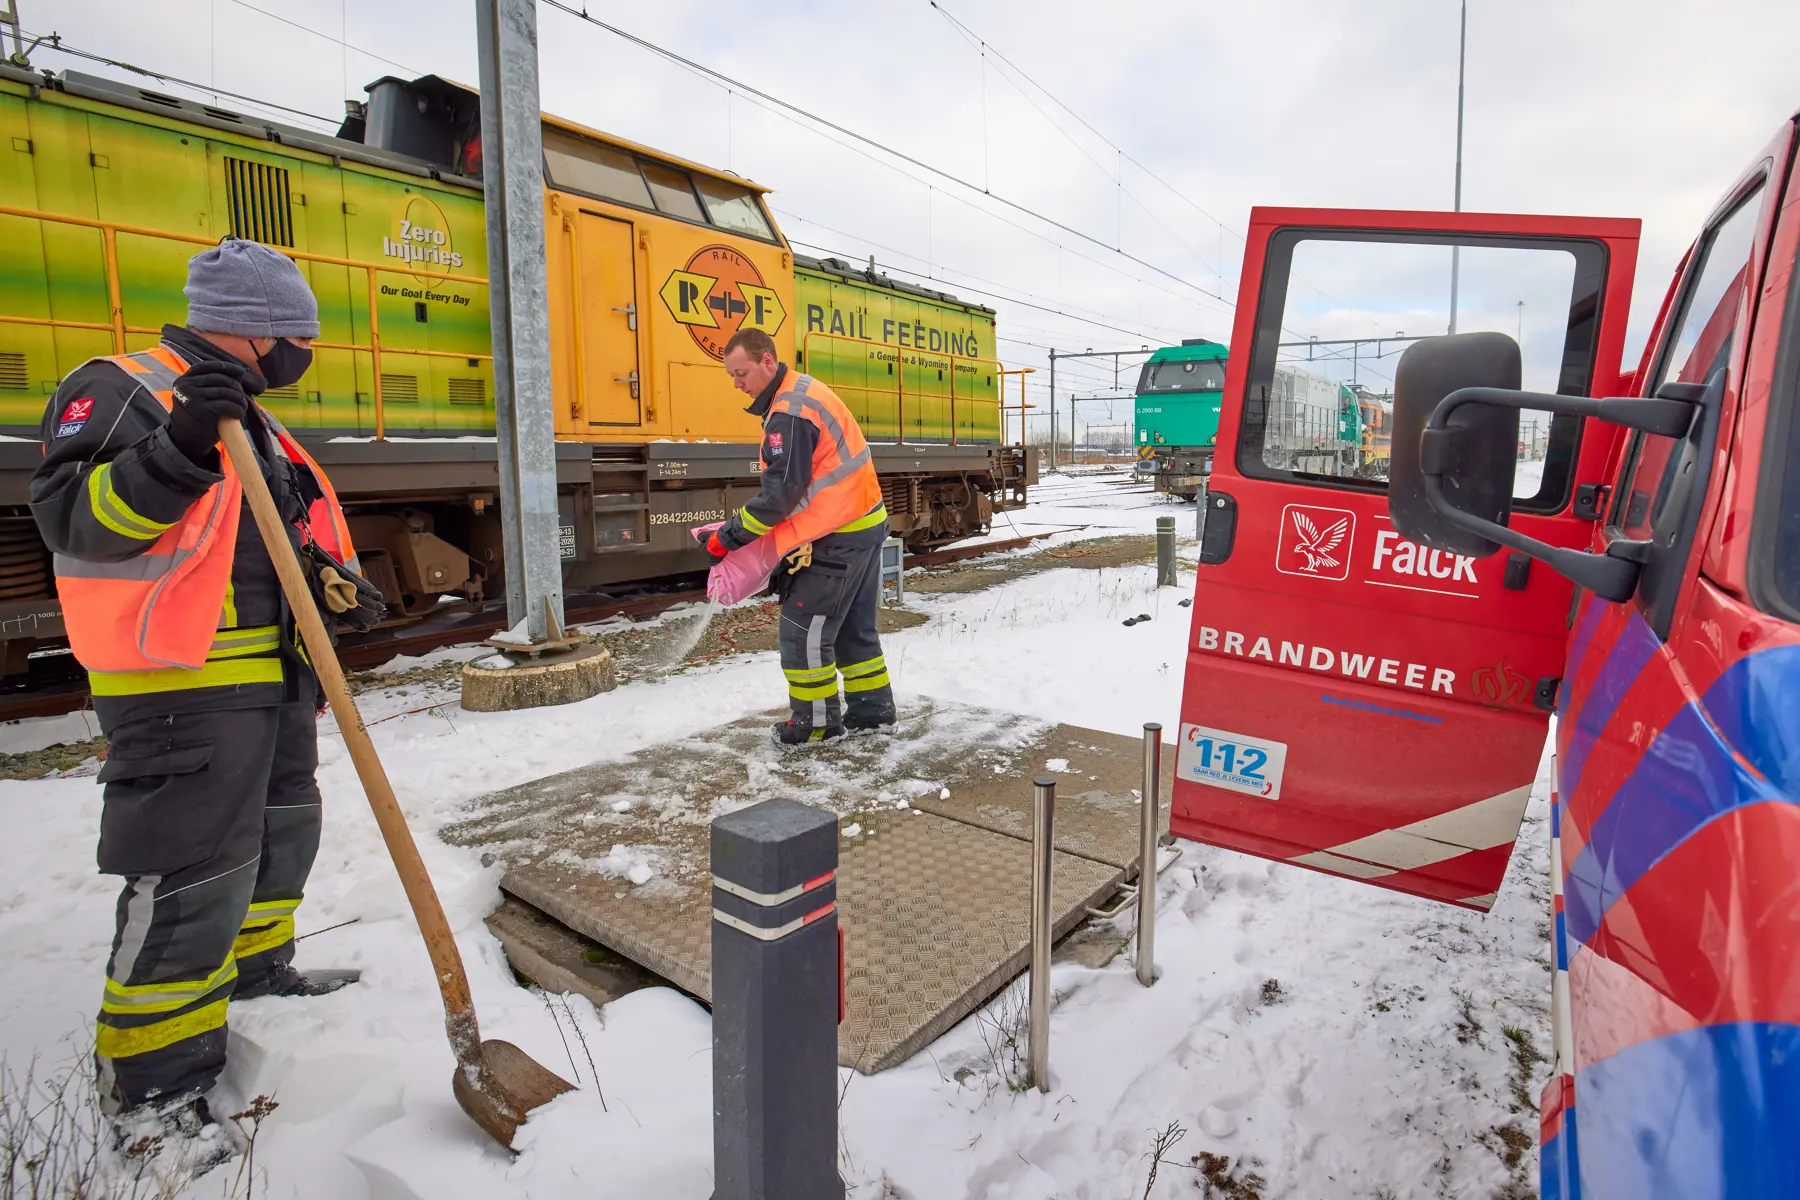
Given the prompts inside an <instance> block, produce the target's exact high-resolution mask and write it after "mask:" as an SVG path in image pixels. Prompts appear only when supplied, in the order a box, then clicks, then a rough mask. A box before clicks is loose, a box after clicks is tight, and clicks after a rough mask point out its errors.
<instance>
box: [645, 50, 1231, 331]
mask: <svg viewBox="0 0 1800 1200" xmlns="http://www.w3.org/2000/svg"><path fill="white" fill-rule="evenodd" d="M673 61H675V63H676V65H677V66H680V67H682V68H683V69H684V70H687V71H689V72H690V73H691V74H693V75H695V76H696V77H697V78H700V79H704V80H706V82H708V83H711V84H713V85H714V86H715V87H719V88H721V89H722V90H724V91H725V93H726V95H727V97H728V98H729V97H731V96H733V95H735V93H733V92H732V90H731V88H730V86H728V85H725V84H720V83H719V82H718V81H717V80H716V79H713V78H712V77H710V76H709V75H708V74H707V73H706V72H705V71H704V70H702V69H700V68H699V67H697V66H690V65H688V64H687V63H686V62H685V60H680V59H679V58H677V59H676V60H673ZM739 98H741V99H743V100H744V101H746V102H747V103H749V104H751V105H754V106H755V107H757V108H759V109H761V110H763V111H764V112H767V113H769V114H770V115H771V116H774V117H777V118H779V119H781V120H783V121H786V122H788V123H789V124H791V125H793V126H794V127H795V128H797V129H801V130H804V131H806V132H808V133H810V134H812V135H814V136H815V137H819V138H823V139H824V140H825V141H828V142H830V143H831V144H832V145H834V146H838V147H840V148H842V149H844V150H848V151H849V152H850V153H852V154H855V155H858V156H859V157H862V158H865V159H867V160H868V161H870V162H872V163H874V164H875V165H876V166H879V167H881V168H882V169H883V170H887V171H892V172H894V173H895V174H896V175H899V176H900V177H901V178H902V179H907V180H910V181H911V182H913V183H916V184H918V185H919V186H920V187H923V188H928V189H929V188H930V187H931V185H930V184H928V183H927V182H926V181H925V180H923V179H920V178H919V177H918V176H917V175H914V174H913V173H911V172H910V171H907V170H904V169H902V168H901V167H899V166H897V165H895V164H894V163H892V162H888V161H885V160H883V159H881V158H879V157H877V156H875V155H873V154H871V153H869V152H868V151H867V150H865V149H863V148H862V147H861V146H858V145H855V144H853V143H851V142H846V141H844V140H843V139H841V138H837V137H834V136H832V135H831V134H830V133H829V132H827V131H826V130H823V129H820V128H817V127H815V126H812V125H808V124H806V123H805V122H804V121H801V120H799V119H798V118H796V117H794V116H793V115H791V114H790V113H788V112H785V111H783V110H782V109H780V108H776V107H772V106H771V105H769V104H765V103H763V102H761V101H760V100H758V99H757V98H756V97H754V96H742V97H739ZM934 194H935V195H936V196H941V197H942V198H944V199H946V200H949V201H951V202H953V203H956V204H960V205H962V206H963V207H964V208H967V209H969V210H970V211H972V212H975V213H977V214H979V215H981V216H983V217H986V218H987V219H988V220H991V221H998V222H1000V223H1001V224H1002V225H1006V226H1009V227H1011V228H1013V229H1017V230H1018V231H1019V232H1021V233H1023V234H1025V235H1026V236H1027V237H1033V238H1036V239H1038V240H1039V241H1041V242H1043V243H1044V244H1045V245H1047V246H1054V247H1055V248H1056V249H1057V250H1058V252H1059V253H1068V254H1073V255H1074V256H1075V257H1076V258H1079V259H1081V260H1082V261H1083V262H1088V263H1092V264H1093V265H1094V266H1096V267H1099V268H1100V269H1101V270H1103V271H1110V272H1112V273H1113V274H1115V275H1118V276H1119V277H1120V278H1121V279H1129V280H1130V281H1131V282H1133V283H1135V284H1138V285H1139V286H1141V287H1148V288H1153V289H1155V290H1156V291H1159V292H1162V293H1163V294H1165V295H1168V296H1171V297H1174V298H1175V299H1177V300H1179V301H1181V302H1182V303H1184V304H1192V305H1196V306H1198V307H1200V308H1203V309H1204V308H1207V307H1209V305H1208V302H1207V301H1206V300H1201V299H1196V298H1195V297H1192V296H1185V295H1181V294H1180V293H1177V292H1174V291H1171V290H1170V289H1168V288H1166V287H1163V286H1162V285H1161V284H1158V283H1155V282H1153V281H1151V280H1147V279H1144V278H1143V277H1142V276H1139V275H1134V274H1132V273H1131V272H1130V271H1126V270H1123V269H1122V268H1120V267H1118V266H1116V265H1114V264H1112V263H1108V262H1104V261H1102V260H1101V259H1098V258H1095V257H1094V256H1093V255H1091V254H1084V253H1082V252H1081V251H1080V250H1077V249H1075V248H1074V247H1072V246H1069V245H1067V244H1066V243H1064V242H1060V241H1058V240H1056V239H1055V238H1053V237H1050V236H1049V235H1047V234H1045V233H1043V232H1041V231H1039V230H1036V229H1031V228H1028V227H1026V226H1025V225H1022V224H1020V223H1019V222H1017V221H1014V220H1012V219H1011V218H1009V217H1007V216H1005V215H1003V214H1001V213H997V212H993V211H991V210H990V209H986V208H983V207H981V206H980V205H978V204H974V203H971V202H970V201H968V200H965V199H963V198H962V197H960V196H957V195H956V194H954V193H953V192H948V191H942V190H935V191H934ZM776 211H777V212H781V213H782V214H783V215H785V216H789V217H793V218H794V219H795V220H805V218H803V217H799V216H797V215H795V214H793V213H787V212H785V211H784V210H781V209H777V210H776ZM811 223H812V224H818V225H819V228H821V229H829V230H830V231H831V232H833V233H837V234H840V235H841V236H844V237H851V238H856V239H857V240H859V241H864V242H867V244H869V245H871V246H875V247H876V248H878V249H882V250H888V251H889V252H890V253H894V254H904V255H906V256H907V257H908V258H915V259H917V258H918V256H917V255H913V254H908V253H907V252H906V251H904V250H898V249H895V248H893V247H890V246H883V245H882V244H881V243H879V242H875V241H871V240H869V239H867V238H863V237H861V236H860V235H858V234H854V233H849V232H846V231H844V230H841V229H831V227H830V226H828V225H823V224H820V223H819V222H811ZM815 248H816V247H815ZM1108 249H1109V252H1110V248H1108ZM919 261H926V260H923V259H921V260H919ZM959 273H960V274H968V272H959ZM976 278H979V277H978V276H977V277H976ZM958 286H961V285H958ZM1190 286H1191V285H1190ZM1204 294H1205V295H1207V296H1209V297H1211V298H1212V299H1214V300H1219V301H1220V303H1222V304H1223V305H1224V307H1223V308H1222V309H1220V310H1219V311H1221V312H1224V313H1227V314H1229V313H1230V312H1232V304H1231V302H1230V301H1229V300H1224V299H1223V298H1221V297H1218V296H1216V295H1214V294H1213V293H1204Z"/></svg>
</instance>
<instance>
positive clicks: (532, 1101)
mask: <svg viewBox="0 0 1800 1200" xmlns="http://www.w3.org/2000/svg"><path fill="white" fill-rule="evenodd" d="M450 1088H451V1090H452V1091H453V1092H455V1093H456V1102H457V1103H458V1104H460V1105H462V1110H463V1111H464V1112H466V1113H468V1114H469V1118H470V1119H471V1120H473V1121H474V1122H475V1123H476V1124H477V1125H479V1126H481V1127H482V1128H483V1129H485V1130H487V1132H488V1135H489V1136H490V1137H492V1138H493V1139H494V1140H495V1141H497V1142H499V1143H500V1144H501V1145H502V1146H505V1147H506V1148H507V1149H508V1150H510V1149H512V1143H513V1135H514V1134H516V1133H518V1131H519V1126H520V1125H523V1124H524V1123H525V1121H526V1120H527V1119H528V1118H530V1116H531V1114H532V1111H533V1110H534V1109H537V1108H541V1107H542V1106H544V1105H546V1104H548V1103H550V1101H552V1100H554V1099H556V1098H557V1097H558V1096H560V1095H562V1094H563V1093H564V1092H572V1091H574V1090H575V1085H574V1084H572V1083H570V1082H569V1081H568V1080H566V1079H563V1078H562V1077H561V1076H559V1075H557V1074H555V1073H554V1072H552V1071H549V1070H547V1069H546V1068H544V1067H542V1066H540V1065H539V1064H538V1063H537V1062H535V1061H533V1059H532V1058H531V1056H530V1055H528V1054H526V1053H525V1052H524V1051H523V1050H521V1049H519V1048H518V1047H517V1046H515V1045H513V1044H512V1043H511V1042H501V1041H485V1042H483V1043H481V1057H480V1059H479V1061H478V1062H477V1063H475V1064H470V1065H463V1064H460V1063H459V1064H458V1065H457V1068H456V1073H455V1074H454V1075H452V1076H451V1078H450Z"/></svg>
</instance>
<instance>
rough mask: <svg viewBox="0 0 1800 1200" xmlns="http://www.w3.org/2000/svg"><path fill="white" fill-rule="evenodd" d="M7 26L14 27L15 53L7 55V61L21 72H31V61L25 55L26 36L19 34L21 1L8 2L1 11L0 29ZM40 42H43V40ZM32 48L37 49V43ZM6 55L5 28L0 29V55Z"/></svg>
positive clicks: (7, 0)
mask: <svg viewBox="0 0 1800 1200" xmlns="http://www.w3.org/2000/svg"><path fill="white" fill-rule="evenodd" d="M7 25H10V26H12V35H13V52H12V53H11V54H9V55H6V61H7V62H8V63H9V64H10V65H12V66H15V67H18V68H19V69H20V70H21V71H25V70H29V69H30V68H31V60H30V59H29V58H27V57H26V55H25V36H24V34H22V33H21V32H19V0H6V7H5V8H4V9H0V27H3V26H7ZM39 40H40V41H41V40H42V39H39ZM32 48H33V49H36V48H37V43H36V42H33V43H32ZM5 53H6V37H5V31H4V29H3V28H0V54H5Z"/></svg>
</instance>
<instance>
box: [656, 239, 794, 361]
mask: <svg viewBox="0 0 1800 1200" xmlns="http://www.w3.org/2000/svg"><path fill="white" fill-rule="evenodd" d="M659 294H660V295H661V296H662V302H663V304H665V305H666V306H668V309H669V315H670V316H672V317H674V318H675V319H676V320H677V321H679V322H681V323H682V324H683V325H685V326H687V331H688V333H689V334H690V335H692V337H693V339H694V344H695V345H696V346H698V347H700V349H702V350H704V351H705V352H706V354H707V356H708V357H710V358H712V359H715V360H718V361H723V360H724V358H725V343H726V342H729V341H730V340H731V335H732V334H734V333H736V332H737V331H738V330H740V329H760V330H762V331H763V332H764V333H766V334H769V335H770V336H774V334H775V332H776V331H777V330H779V329H780V328H781V326H782V323H783V322H785V321H786V320H787V309H786V308H784V307H782V304H781V297H780V296H778V295H776V294H775V289H774V288H772V287H769V286H767V284H766V283H765V282H764V280H763V277H762V272H761V271H759V270H757V269H756V264H755V263H753V262H751V261H750V259H749V258H748V257H746V256H745V255H743V254H740V253H739V252H738V251H736V250H733V249H732V248H731V247H730V246H702V247H700V249H698V250H696V251H695V252H694V256H693V257H692V258H690V259H688V261H687V265H686V266H684V267H682V268H681V269H680V270H677V271H671V272H669V278H668V279H667V280H666V281H665V282H664V283H663V285H662V290H661V292H660V293H659Z"/></svg>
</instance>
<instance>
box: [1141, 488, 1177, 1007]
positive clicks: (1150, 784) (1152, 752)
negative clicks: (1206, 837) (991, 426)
mask: <svg viewBox="0 0 1800 1200" xmlns="http://www.w3.org/2000/svg"><path fill="white" fill-rule="evenodd" d="M1173 519H1174V518H1172V517H1171V518H1170V520H1173ZM1161 789H1162V726H1161V725H1159V724H1157V723H1156V722H1155V721H1146V722H1144V786H1143V789H1142V791H1143V797H1144V804H1143V821H1142V826H1143V830H1142V832H1143V836H1142V837H1141V838H1140V839H1139V840H1138V894H1137V903H1138V911H1137V925H1138V927H1137V977H1138V982H1139V983H1141V984H1143V985H1144V986H1145V987H1149V986H1150V985H1151V984H1153V983H1155V982H1156V848H1157V845H1158V844H1159V843H1160V841H1161V838H1162V817H1161V812H1162V795H1161Z"/></svg>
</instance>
